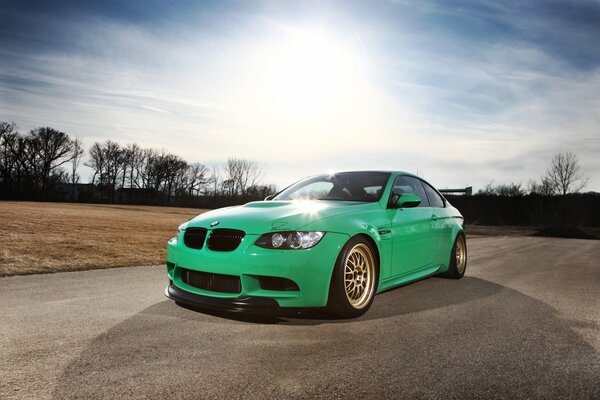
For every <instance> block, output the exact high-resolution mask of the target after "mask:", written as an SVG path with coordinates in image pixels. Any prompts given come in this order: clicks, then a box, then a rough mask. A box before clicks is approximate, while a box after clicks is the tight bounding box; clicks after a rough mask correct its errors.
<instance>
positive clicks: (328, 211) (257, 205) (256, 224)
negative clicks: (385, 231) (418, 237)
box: [182, 200, 378, 234]
mask: <svg viewBox="0 0 600 400" xmlns="http://www.w3.org/2000/svg"><path fill="white" fill-rule="evenodd" d="M377 206H378V204H377V203H356V202H344V201H322V200H314V201H309V200H304V201H255V202H251V203H247V204H244V205H243V206H234V207H226V208H220V209H217V210H213V211H209V212H206V213H204V214H200V215H198V216H197V217H195V218H193V219H192V220H190V221H188V222H187V224H186V225H184V226H182V227H183V228H186V227H204V228H210V227H211V225H214V226H213V227H214V228H228V229H240V230H243V231H244V232H246V233H248V234H263V233H267V232H272V231H274V230H280V231H287V230H297V229H300V228H302V226H304V225H307V224H309V223H313V222H317V221H321V220H323V219H326V218H331V217H336V216H339V215H342V214H347V213H354V212H360V211H363V210H368V209H371V208H373V207H377Z"/></svg>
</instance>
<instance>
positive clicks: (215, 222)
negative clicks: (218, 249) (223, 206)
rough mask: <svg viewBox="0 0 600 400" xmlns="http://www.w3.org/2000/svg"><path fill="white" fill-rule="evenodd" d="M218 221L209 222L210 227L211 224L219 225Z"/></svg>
mask: <svg viewBox="0 0 600 400" xmlns="http://www.w3.org/2000/svg"><path fill="white" fill-rule="evenodd" d="M219 223H220V222H219V221H214V222H211V223H210V227H211V228H212V227H213V226H217V225H219Z"/></svg>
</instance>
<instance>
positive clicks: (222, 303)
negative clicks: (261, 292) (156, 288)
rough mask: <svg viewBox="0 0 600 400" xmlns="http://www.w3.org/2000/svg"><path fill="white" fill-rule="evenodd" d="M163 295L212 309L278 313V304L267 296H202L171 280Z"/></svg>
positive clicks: (191, 304)
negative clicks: (178, 285)
mask: <svg viewBox="0 0 600 400" xmlns="http://www.w3.org/2000/svg"><path fill="white" fill-rule="evenodd" d="M165 296H167V297H168V298H169V299H171V300H175V302H177V303H182V304H185V305H188V306H192V307H199V308H203V309H208V310H214V311H225V312H233V313H242V312H243V313H249V314H269V315H273V314H278V313H279V311H280V307H279V304H278V303H277V302H276V301H275V300H274V299H270V298H267V297H250V296H247V297H239V298H233V299H232V298H220V297H210V296H202V295H199V294H195V293H190V292H187V291H185V290H183V289H180V288H178V287H177V286H175V285H174V284H173V282H171V283H169V286H167V288H166V289H165Z"/></svg>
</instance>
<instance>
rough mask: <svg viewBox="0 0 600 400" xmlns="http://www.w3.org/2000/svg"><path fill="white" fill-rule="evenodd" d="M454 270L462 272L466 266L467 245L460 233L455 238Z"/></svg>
mask: <svg viewBox="0 0 600 400" xmlns="http://www.w3.org/2000/svg"><path fill="white" fill-rule="evenodd" d="M455 253H456V271H457V272H458V273H459V274H462V273H463V272H464V270H465V267H466V266H467V245H466V243H465V238H464V237H463V236H462V235H460V236H458V238H457V239H456V251H455Z"/></svg>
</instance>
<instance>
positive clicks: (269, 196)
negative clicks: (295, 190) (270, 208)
mask: <svg viewBox="0 0 600 400" xmlns="http://www.w3.org/2000/svg"><path fill="white" fill-rule="evenodd" d="M273 197H275V195H274V194H270V195H268V196H267V197H265V201H269V200H273Z"/></svg>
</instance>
